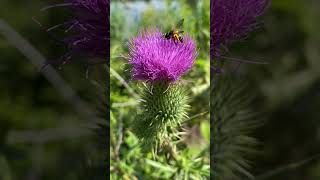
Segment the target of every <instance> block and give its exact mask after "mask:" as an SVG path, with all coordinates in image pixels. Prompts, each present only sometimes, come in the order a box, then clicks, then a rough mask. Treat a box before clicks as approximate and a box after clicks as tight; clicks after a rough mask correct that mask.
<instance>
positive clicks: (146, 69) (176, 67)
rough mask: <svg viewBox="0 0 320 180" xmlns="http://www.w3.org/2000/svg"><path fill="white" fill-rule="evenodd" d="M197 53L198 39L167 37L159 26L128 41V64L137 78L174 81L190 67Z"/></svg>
mask: <svg viewBox="0 0 320 180" xmlns="http://www.w3.org/2000/svg"><path fill="white" fill-rule="evenodd" d="M196 55H197V52H196V45H195V42H194V41H193V40H192V39H191V38H190V37H189V36H188V35H185V36H184V40H183V43H181V42H174V41H173V40H171V39H169V40H168V39H166V38H164V37H163V34H162V33H161V32H160V31H159V30H148V31H145V32H142V33H140V34H139V35H138V36H137V37H135V38H133V39H132V40H131V42H130V43H129V64H131V65H132V70H131V73H132V78H133V79H136V80H145V81H149V82H155V81H168V82H174V81H176V80H178V79H179V78H180V77H181V76H182V75H183V74H185V73H186V72H187V71H189V70H190V69H191V67H192V65H193V63H194V60H195V58H196Z"/></svg>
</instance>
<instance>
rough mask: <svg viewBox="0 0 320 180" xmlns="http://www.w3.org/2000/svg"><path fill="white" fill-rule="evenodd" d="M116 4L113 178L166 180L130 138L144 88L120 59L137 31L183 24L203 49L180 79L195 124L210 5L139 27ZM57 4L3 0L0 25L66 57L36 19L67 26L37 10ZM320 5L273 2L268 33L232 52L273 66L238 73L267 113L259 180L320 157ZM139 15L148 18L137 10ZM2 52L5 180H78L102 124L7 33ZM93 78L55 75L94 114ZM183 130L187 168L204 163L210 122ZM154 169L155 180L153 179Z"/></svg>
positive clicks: (314, 170)
mask: <svg viewBox="0 0 320 180" xmlns="http://www.w3.org/2000/svg"><path fill="white" fill-rule="evenodd" d="M56 2H57V1H56ZM58 2H59V1H58ZM60 2H61V1H60ZM112 2H119V5H116V4H113V7H112V8H111V11H112V12H111V35H112V39H111V45H112V47H111V57H112V59H111V64H112V69H113V70H114V72H110V73H111V82H110V84H111V101H112V108H111V109H112V113H111V117H112V119H111V127H112V128H111V129H112V132H111V157H112V162H111V164H112V167H111V171H112V176H113V177H118V178H119V177H121V176H123V177H128V176H129V177H130V178H132V177H134V176H136V177H142V176H144V177H151V176H152V177H154V176H164V177H165V176H170V175H171V174H170V173H172V171H171V170H170V169H169V167H168V166H166V165H165V164H164V163H162V162H164V160H163V161H162V159H161V157H160V159H158V160H157V161H153V159H152V158H151V157H150V155H144V154H141V153H140V152H139V149H138V148H136V143H137V139H135V137H134V136H133V135H132V134H131V133H130V131H129V130H128V127H129V125H130V121H131V120H132V118H133V117H134V116H132V114H134V113H135V103H136V99H137V98H135V95H134V94H136V93H137V92H136V90H137V89H138V88H137V87H136V86H137V85H136V83H135V82H131V81H130V79H129V76H128V72H127V71H126V70H127V67H126V65H125V61H124V60H123V59H122V58H121V57H119V58H118V57H117V56H121V55H124V54H126V52H127V50H126V49H125V47H126V44H125V43H126V42H127V40H128V39H129V38H130V37H132V36H134V35H136V34H137V32H138V30H140V29H141V28H143V27H146V26H149V25H156V26H160V27H164V28H167V27H168V26H171V24H172V23H174V21H176V20H177V19H178V18H180V17H184V18H185V19H186V23H185V30H186V31H187V32H189V33H190V35H192V36H193V37H194V38H195V39H197V42H198V43H197V44H198V46H199V48H200V50H199V52H200V55H199V58H198V60H197V63H196V66H195V67H194V68H193V70H192V72H191V73H189V74H188V76H185V77H184V80H186V81H188V84H189V85H190V87H192V88H190V89H191V97H192V99H193V101H192V106H193V110H192V111H191V112H190V117H192V116H195V115H197V114H199V113H202V112H206V111H207V110H208V108H207V107H208V105H207V104H208V98H207V97H208V91H207V90H206V89H207V88H208V82H209V79H208V78H209V61H208V59H209V54H208V52H209V50H208V47H209V44H208V43H205V42H209V39H208V37H209V3H207V1H201V2H202V3H201V2H200V3H199V2H198V1H195V0H189V1H187V0H186V1H183V0H178V1H177V2H180V3H181V4H180V5H179V6H177V5H176V6H174V5H172V4H171V5H169V6H167V4H166V3H164V4H163V7H166V8H163V9H162V10H161V9H160V10H161V11H160V12H158V11H155V9H154V8H152V6H149V5H148V6H145V7H146V8H145V9H143V13H142V15H141V16H140V20H137V19H133V20H131V23H130V22H124V20H126V19H128V21H129V19H130V18H129V17H134V16H129V15H128V14H126V13H127V12H129V10H128V9H125V10H123V9H119V10H117V11H115V10H116V9H117V8H129V9H132V10H131V11H130V12H134V11H136V9H135V8H136V7H135V6H131V4H132V1H112ZM197 2H198V3H197ZM51 3H53V2H52V1H49V0H46V1H38V0H24V1H13V0H10V1H9V0H1V1H0V19H1V20H4V21H6V22H7V23H8V24H9V25H11V26H12V27H13V29H14V30H15V31H17V32H19V33H20V34H21V35H22V36H23V37H24V38H25V39H27V40H28V41H30V42H31V43H32V44H33V45H34V46H35V47H36V49H38V50H39V51H40V52H41V53H42V54H43V55H44V56H45V57H46V58H48V59H54V58H57V57H59V56H60V55H61V54H63V53H64V51H63V47H61V46H60V45H57V44H56V43H55V42H54V41H52V39H51V38H50V37H48V35H47V34H46V33H45V32H44V31H43V30H42V29H41V28H40V27H39V26H38V25H37V24H36V23H34V22H33V21H32V19H31V18H32V16H37V17H38V19H39V20H40V21H41V22H42V23H43V24H44V25H46V26H51V25H55V24H58V23H61V22H63V20H64V18H65V16H68V13H67V12H66V11H64V9H63V8H62V9H56V10H50V11H48V12H40V11H39V9H41V8H42V7H44V6H46V5H48V4H51ZM120 4H122V5H120ZM201 4H202V5H201ZM120 6H123V7H120ZM319 6H320V4H319V2H318V1H317V0H305V1H300V0H281V1H276V0H275V1H273V2H272V5H271V7H270V9H269V11H268V13H267V15H266V16H264V17H263V19H262V20H263V22H264V26H263V27H264V28H262V29H261V30H260V31H258V32H256V33H255V34H253V35H252V36H250V38H248V39H246V40H245V41H242V42H239V43H236V44H234V45H233V46H232V47H230V52H231V54H229V55H228V56H232V57H240V58H243V59H250V60H264V61H268V62H269V65H263V66H258V65H241V68H240V70H239V71H238V72H241V73H245V74H247V75H249V77H250V78H249V79H250V81H251V82H252V83H253V84H254V86H251V88H252V89H257V90H258V91H259V98H258V99H259V100H257V101H256V102H255V104H254V106H253V108H258V109H259V110H261V109H263V111H264V112H263V113H264V116H265V119H266V121H265V124H264V125H263V126H262V127H261V128H260V129H257V131H256V132H255V135H256V137H258V139H259V141H260V142H261V146H259V150H260V152H261V153H259V154H258V155H256V156H255V157H254V158H253V159H252V162H253V167H254V169H253V173H254V174H255V175H261V174H265V172H267V171H268V170H272V169H275V168H277V167H283V166H284V165H287V164H290V163H292V162H299V161H300V160H303V159H306V158H308V157H313V156H314V155H315V154H318V153H319V147H320V140H319V127H320V126H319V118H320V114H319V110H318V107H319V102H320V97H319V88H320V76H319V74H320V72H319V71H320V61H319V59H320V55H319V52H320V51H319V48H320V45H319V42H320V35H319V30H320V27H319V26H320V25H319V23H317V22H318V18H319V17H320V14H319V12H318V10H317V7H319ZM138 9H140V10H142V8H141V7H139V8H138ZM127 10H128V11H127ZM164 11H165V12H164ZM136 20H137V21H136ZM0 53H1V57H0V179H5V180H11V179H68V180H69V179H79V176H81V174H82V173H83V172H84V171H83V169H85V167H84V166H83V164H87V161H88V159H89V158H88V155H90V154H94V153H92V152H94V151H95V149H96V148H95V146H94V142H93V140H92V139H91V137H92V134H91V132H92V131H90V127H92V126H93V125H94V124H95V121H94V120H93V119H95V118H96V117H95V116H94V118H88V116H87V115H88V114H86V115H83V114H82V113H83V112H81V111H78V110H77V108H76V105H75V103H68V101H67V100H66V99H65V98H64V96H63V93H61V92H60V91H59V90H57V89H56V88H55V87H53V86H52V84H51V83H50V82H49V81H48V80H47V79H46V78H45V76H44V75H43V74H42V73H40V72H39V71H38V70H37V69H36V68H35V66H34V65H33V64H32V63H31V61H30V59H28V58H26V57H25V56H24V55H22V54H21V53H20V51H18V50H17V49H16V47H15V46H13V45H12V44H10V43H9V42H8V40H7V39H6V37H5V36H4V35H3V32H2V31H1V32H0ZM229 63H230V62H229ZM230 64H231V65H233V66H234V65H235V63H230ZM90 69H91V70H90V72H91V73H89V74H90V78H89V79H90V80H88V79H86V78H85V70H86V67H84V66H83V65H80V64H73V65H66V66H63V68H62V69H61V70H57V71H58V74H59V75H60V76H62V77H63V78H64V79H65V80H66V82H67V84H68V85H69V86H71V87H72V89H73V90H74V91H75V92H76V94H77V96H78V97H79V98H81V99H82V100H83V101H84V102H87V103H88V104H89V105H88V106H89V107H90V109H96V106H97V103H96V102H95V98H96V97H100V96H97V95H96V92H97V90H96V88H95V87H96V86H94V85H92V83H91V82H90V81H91V80H97V81H99V79H103V75H104V74H103V73H104V72H105V68H104V67H92V68H90ZM101 72H102V74H101ZM115 72H116V73H117V74H119V75H121V77H122V78H123V79H125V80H126V81H127V82H129V86H130V87H131V88H132V89H134V92H135V93H133V92H132V91H131V90H129V89H128V88H127V87H126V86H125V85H124V83H123V82H122V81H121V79H120V78H119V77H118V78H117V75H116V73H115ZM99 82H100V81H99ZM99 84H101V83H99ZM87 103H86V104H87ZM93 111H94V110H93ZM89 115H90V113H89ZM91 115H92V114H91ZM186 129H188V130H189V132H190V133H189V135H190V136H191V137H188V138H186V139H188V141H186V144H187V145H188V146H187V147H188V148H186V149H187V152H185V154H186V155H185V157H186V160H188V159H189V160H190V159H192V156H194V155H197V154H199V153H200V152H201V149H203V150H204V151H203V152H204V153H203V154H199V156H201V157H203V158H204V159H207V158H208V153H207V152H208V150H207V149H206V148H207V145H208V141H209V140H208V137H207V134H208V130H207V129H208V117H207V115H200V116H196V117H195V118H193V119H192V120H190V121H189V122H188V123H186ZM121 136H123V137H124V138H123V141H122V142H121V141H119V137H121ZM119 142H120V146H119ZM197 143H199V144H200V145H198V144H197ZM199 147H200V148H199ZM190 156H191V158H189V157H190ZM147 159H148V160H147ZM82 162H84V163H82ZM186 162H187V163H186V164H190V162H188V161H186ZM172 166H173V167H175V165H172ZM200 167H203V166H200ZM170 168H171V167H170ZM319 168H320V163H319V161H317V160H313V161H309V163H308V164H306V165H304V166H302V167H300V168H298V169H291V170H288V171H284V172H282V173H280V174H278V175H276V176H272V177H270V178H268V179H272V180H278V179H279V180H282V179H292V180H301V179H308V180H309V179H310V180H311V179H319V177H320V174H319ZM155 169H157V171H156V172H158V174H157V173H151V172H155V171H154V170H155ZM196 172H197V173H198V174H199V173H200V172H201V171H200V169H199V168H198V169H196ZM197 173H195V174H197ZM260 177H262V178H261V179H263V176H260Z"/></svg>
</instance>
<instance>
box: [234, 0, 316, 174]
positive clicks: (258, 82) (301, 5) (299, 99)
mask: <svg viewBox="0 0 320 180" xmlns="http://www.w3.org/2000/svg"><path fill="white" fill-rule="evenodd" d="M318 7H320V4H319V1H317V0H306V1H299V0H281V1H272V3H271V6H270V8H269V10H268V12H267V14H266V15H265V16H263V17H262V18H261V21H262V22H263V26H262V28H261V29H260V30H259V31H257V32H255V33H253V34H251V35H250V36H249V38H247V39H245V40H243V41H240V42H238V43H235V44H233V45H232V47H230V52H231V53H230V54H229V55H228V56H231V57H239V58H241V59H250V60H257V61H261V60H262V61H267V62H268V63H269V64H268V65H252V64H242V65H241V67H240V69H239V70H238V71H237V72H239V73H241V74H245V75H246V77H249V78H247V79H248V81H250V82H251V83H252V87H251V88H252V89H253V90H258V92H259V93H258V94H259V95H258V98H257V100H256V101H255V102H254V104H253V105H252V106H251V108H253V109H255V110H256V111H257V112H262V113H263V117H264V118H265V120H266V121H265V124H264V125H263V126H262V127H261V128H258V129H257V130H256V132H255V135H256V137H258V140H259V141H260V143H261V146H260V148H259V149H258V150H259V155H258V156H256V157H255V158H253V159H252V161H253V163H252V167H253V171H252V172H253V174H254V175H256V176H257V179H259V178H260V179H270V180H283V179H290V180H301V179H310V180H311V179H319V177H320V174H319V162H320V160H319V159H313V160H312V161H308V163H306V164H303V165H302V166H301V165H300V166H298V167H295V166H290V167H287V165H291V163H296V162H300V161H301V160H305V159H308V158H310V157H313V156H314V155H316V154H319V153H320V151H319V149H320V139H319V127H320V126H319V125H320V121H319V119H320V114H319V103H320V99H319V97H320V96H319V88H320V86H319V84H320V76H319V75H320V53H319V52H320V41H319V40H320V39H319V30H320V26H319V23H318V19H319V17H320V14H319V11H318V10H316V9H317V8H318ZM228 64H229V65H230V66H233V67H236V66H237V64H236V63H231V62H228ZM284 167H286V168H284ZM278 168H282V171H279V172H278V173H276V174H274V175H272V176H266V175H268V174H269V173H267V172H273V171H272V170H275V169H278Z"/></svg>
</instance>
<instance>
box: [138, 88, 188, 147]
mask: <svg viewBox="0 0 320 180" xmlns="http://www.w3.org/2000/svg"><path fill="white" fill-rule="evenodd" d="M187 103H188V98H187V95H186V92H185V90H184V88H182V87H181V85H179V84H170V83H166V82H158V83H153V84H149V85H146V86H145V88H144V90H143V93H142V101H141V110H142V112H141V113H140V114H139V115H138V116H137V118H136V119H135V121H134V123H133V132H134V133H135V134H136V136H137V137H138V138H139V139H140V141H141V143H142V147H143V149H144V150H146V151H147V150H150V149H152V150H154V152H156V151H157V149H158V148H159V147H160V146H163V145H165V143H166V142H168V141H172V140H173V139H177V138H178V133H177V132H178V130H177V129H178V127H179V125H180V124H181V123H182V122H183V120H184V119H186V118H187V110H188V108H189V106H188V104H187Z"/></svg>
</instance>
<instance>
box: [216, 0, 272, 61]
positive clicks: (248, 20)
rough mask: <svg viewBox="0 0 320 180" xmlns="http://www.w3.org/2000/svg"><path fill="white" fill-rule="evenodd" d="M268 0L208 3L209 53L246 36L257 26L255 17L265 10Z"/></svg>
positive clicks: (225, 0)
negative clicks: (209, 11)
mask: <svg viewBox="0 0 320 180" xmlns="http://www.w3.org/2000/svg"><path fill="white" fill-rule="evenodd" d="M267 4H268V0H214V1H211V3H210V10H211V18H210V29H211V35H210V36H211V38H210V41H211V42H210V44H211V55H212V56H213V58H216V57H219V56H220V55H221V54H220V53H221V51H220V48H221V47H222V46H226V45H228V44H229V43H231V42H233V41H235V40H238V39H239V38H242V37H244V36H246V35H247V34H248V33H249V32H250V31H253V30H255V29H256V28H257V27H258V22H257V18H258V17H259V16H260V15H262V14H263V13H264V12H265V9H266V7H267Z"/></svg>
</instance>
